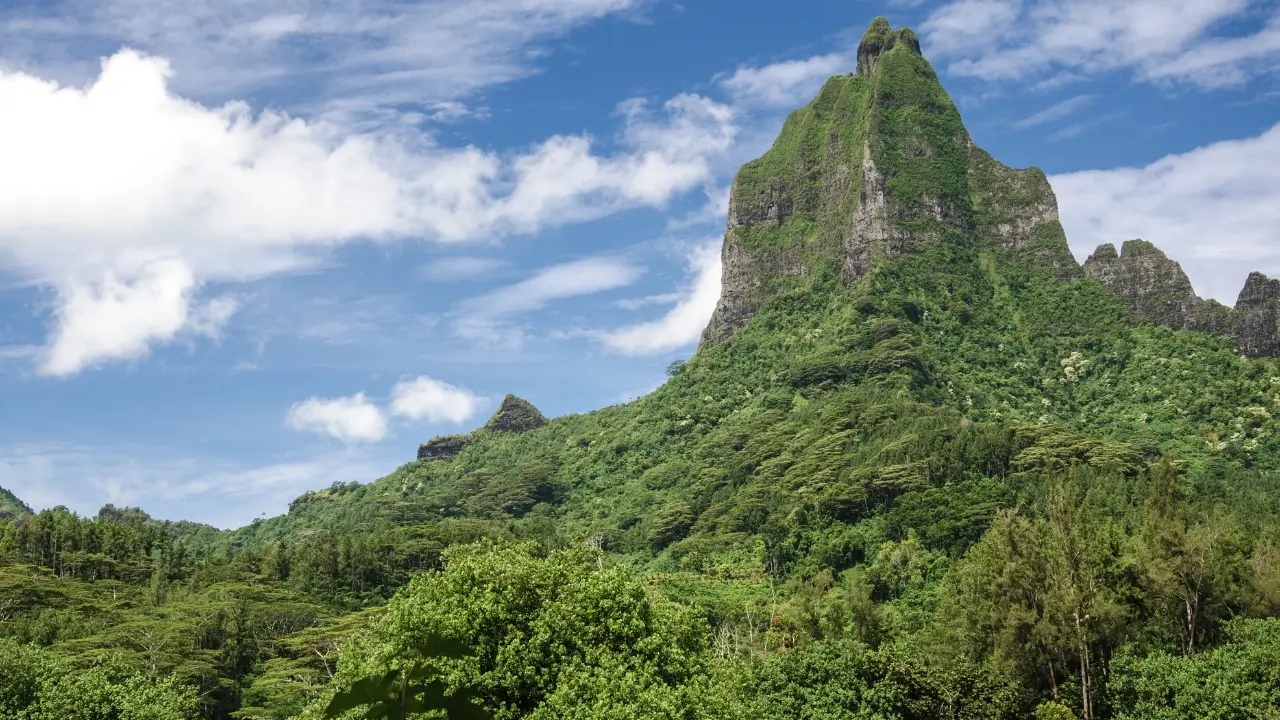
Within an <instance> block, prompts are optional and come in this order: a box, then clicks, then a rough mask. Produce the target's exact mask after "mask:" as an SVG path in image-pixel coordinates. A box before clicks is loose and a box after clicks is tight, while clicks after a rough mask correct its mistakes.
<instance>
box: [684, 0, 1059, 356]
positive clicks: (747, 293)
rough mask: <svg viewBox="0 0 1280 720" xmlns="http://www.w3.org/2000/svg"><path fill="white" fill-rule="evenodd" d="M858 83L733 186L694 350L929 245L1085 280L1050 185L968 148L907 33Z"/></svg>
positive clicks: (867, 57)
mask: <svg viewBox="0 0 1280 720" xmlns="http://www.w3.org/2000/svg"><path fill="white" fill-rule="evenodd" d="M855 70H856V72H853V73H850V74H847V75H837V76H835V77H832V78H831V79H829V80H828V81H827V82H826V84H825V85H824V86H823V88H822V90H821V92H819V94H818V97H817V98H815V99H814V100H813V102H811V103H810V104H809V105H808V106H807V107H804V108H801V109H799V110H797V111H795V112H793V113H792V114H791V115H790V116H789V117H788V118H787V120H786V123H785V124H784V125H783V128H782V131H781V133H780V134H779V136H778V139H777V140H776V141H775V142H774V144H773V147H772V148H770V149H769V151H768V152H767V153H765V155H764V156H763V157H761V158H759V159H757V160H753V161H751V162H749V163H747V164H746V165H744V166H743V167H742V169H741V170H740V171H739V172H738V175H737V176H736V177H735V178H734V182H733V187H732V189H731V191H730V199H729V215H728V218H727V222H726V232H725V239H724V246H723V250H722V260H723V271H722V283H721V284H722V291H721V297H720V301H719V303H718V305H717V307H716V311H715V313H714V315H713V316H712V318H711V321H710V322H709V323H708V325H707V327H706V329H705V330H704V331H703V334H702V341H701V345H700V347H707V346H711V345H715V344H717V343H720V342H722V341H724V340H725V339H727V338H729V337H730V336H731V335H733V333H734V332H736V331H737V330H738V329H739V328H741V327H742V326H743V325H745V324H746V323H747V322H748V321H749V320H750V319H751V317H752V316H753V315H754V314H755V313H756V311H757V310H758V309H759V308H760V306H761V305H762V304H763V303H764V302H765V301H766V300H768V299H769V298H770V297H772V296H774V295H776V294H778V293H781V292H785V291H787V290H790V289H794V288H796V287H800V286H803V285H806V284H813V283H816V282H822V281H824V280H825V279H827V278H832V279H836V280H838V281H840V282H852V281H854V280H857V279H858V278H860V277H862V276H863V275H865V274H866V272H867V271H868V270H869V269H870V268H871V267H872V265H873V264H874V263H875V262H877V261H878V260H880V259H881V258H884V257H892V256H899V255H905V254H909V253H916V252H920V251H922V250H924V249H926V248H927V247H929V246H931V245H933V244H936V243H943V242H948V243H957V244H975V243H980V244H984V245H986V246H989V247H990V248H991V249H993V250H994V251H996V252H997V253H998V254H1000V255H1001V256H1002V257H1003V258H1004V259H1005V260H1007V261H1011V262H1026V263H1028V264H1029V265H1033V266H1035V267H1036V268H1040V269H1043V270H1044V271H1047V272H1049V273H1052V274H1053V275H1055V276H1057V277H1062V278H1076V277H1080V275H1081V270H1080V266H1079V264H1078V263H1076V261H1075V259H1074V258H1073V257H1072V255H1071V252H1070V249H1069V248H1068V247H1067V241H1066V235H1065V233H1064V232H1063V230H1062V225H1061V223H1060V222H1059V221H1058V208H1057V200H1056V199H1055V198H1054V195H1053V190H1052V189H1051V188H1050V187H1049V182H1048V179H1047V178H1046V177H1045V175H1044V173H1043V172H1041V171H1040V170H1039V169H1036V168H1029V169H1026V170H1015V169H1012V168H1009V167H1006V166H1004V165H1002V164H1000V163H999V162H996V161H995V160H993V159H992V158H991V156H990V155H988V154H987V153H985V152H983V151H982V150H981V149H979V148H977V147H975V146H974V145H973V141H972V140H971V139H970V137H969V134H968V132H967V131H966V130H965V127H964V123H963V121H962V120H961V118H960V113H959V111H958V110H957V109H956V106H955V104H954V103H953V102H952V101H951V98H950V96H948V95H947V92H946V90H944V89H943V88H942V85H941V83H940V82H939V81H938V76H937V73H936V72H934V70H933V68H932V66H930V65H929V62H928V61H927V60H925V59H924V57H923V56H922V55H921V54H920V42H919V40H918V39H917V38H916V35H915V33H913V32H912V31H911V30H910V29H908V28H901V29H898V30H894V29H893V28H891V27H890V25H889V23H888V21H887V20H885V19H884V18H876V20H875V21H874V22H873V23H872V24H871V27H870V28H869V29H868V30H867V32H866V34H865V35H864V36H863V39H862V42H861V44H860V45H859V48H858V60H857V67H856V69H855Z"/></svg>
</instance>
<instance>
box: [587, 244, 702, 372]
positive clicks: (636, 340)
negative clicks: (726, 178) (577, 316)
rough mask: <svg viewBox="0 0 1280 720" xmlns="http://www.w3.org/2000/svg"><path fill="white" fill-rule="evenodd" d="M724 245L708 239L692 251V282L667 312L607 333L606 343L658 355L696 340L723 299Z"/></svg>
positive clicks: (621, 349) (628, 351)
mask: <svg viewBox="0 0 1280 720" xmlns="http://www.w3.org/2000/svg"><path fill="white" fill-rule="evenodd" d="M720 245H721V241H720V240H719V239H716V240H713V241H708V242H707V243H705V244H703V245H702V246H700V247H698V248H697V249H696V250H694V251H693V252H692V253H690V255H689V270H690V275H691V276H692V278H691V279H692V282H691V283H690V284H689V286H688V287H686V288H684V289H683V290H682V292H681V298H680V301H679V302H677V303H676V306H675V307H673V308H671V310H669V311H668V312H667V314H666V315H663V316H662V317H661V318H658V319H656V320H651V321H649V322H643V323H638V324H636V325H628V326H626V327H622V328H619V329H617V330H613V331H610V332H607V333H603V334H602V335H601V336H600V337H601V339H602V340H603V341H604V344H605V346H606V347H608V348H610V349H612V350H615V351H617V352H620V353H623V354H626V355H654V354H657V353H663V352H667V351H670V350H675V349H677V348H681V347H685V346H688V345H692V344H694V343H696V342H697V341H698V338H699V337H700V336H701V334H702V329H703V328H704V327H706V326H707V321H708V320H710V319H711V314H712V313H713V312H714V311H715V309H716V302H717V301H718V300H719V299H720Z"/></svg>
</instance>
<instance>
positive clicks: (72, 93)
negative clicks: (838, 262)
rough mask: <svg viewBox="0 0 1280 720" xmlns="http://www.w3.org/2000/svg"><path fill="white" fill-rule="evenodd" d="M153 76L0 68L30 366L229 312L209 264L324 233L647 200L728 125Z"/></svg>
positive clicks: (106, 350)
mask: <svg viewBox="0 0 1280 720" xmlns="http://www.w3.org/2000/svg"><path fill="white" fill-rule="evenodd" d="M171 77H172V71H171V69H170V65H169V63H168V62H167V61H165V60H162V59H160V58H156V57H150V56H146V55H143V54H140V53H137V52H134V51H122V52H120V53H117V54H116V55H113V56H112V57H110V58H108V59H106V60H104V61H103V63H102V68H101V73H100V75H99V76H98V78H97V79H96V80H95V81H94V82H93V83H91V84H90V85H88V86H86V87H84V88H75V87H64V86H60V85H58V84H57V83H54V82H49V81H45V80H42V79H40V78H38V77H34V76H31V75H28V74H24V73H21V72H7V73H0V105H3V106H4V107H5V113H3V114H0V156H2V157H4V158H5V162H4V163H3V164H2V165H0V257H3V258H4V264H5V266H6V267H5V269H8V270H11V271H13V272H15V273H16V274H17V275H18V276H19V277H21V278H24V279H25V280H26V281H27V282H28V283H30V284H32V285H36V286H42V287H48V288H52V289H53V290H54V291H55V294H56V300H55V303H54V317H53V326H52V327H51V329H50V332H49V336H48V339H47V344H46V347H45V350H44V352H43V353H42V359H41V361H40V368H39V369H40V370H41V371H42V372H43V373H45V374H48V375H72V374H75V373H77V372H80V371H82V370H84V369H86V368H89V367H93V366H95V365H98V364H100V363H102V362H106V361H111V360H119V359H127V358H136V357H140V356H143V355H145V354H146V353H147V352H148V351H149V350H150V348H151V347H153V346H154V345H156V344H160V343H165V342H170V341H172V340H173V339H174V338H176V337H178V336H179V335H181V334H182V333H184V332H192V331H196V332H199V330H200V328H206V329H207V328H208V327H209V320H210V319H215V320H216V319H221V320H223V321H225V320H226V319H228V318H229V314H228V310H229V306H228V305H227V304H226V303H225V302H224V303H222V304H220V305H215V306H210V305H209V303H210V299H209V298H208V297H206V295H207V291H208V286H209V285H210V284H211V283H241V282H246V281H250V280H254V279H258V278H262V277H265V276H269V275H272V274H276V273H280V272H287V271H290V270H295V269H298V268H302V267H307V266H309V265H311V264H314V263H315V262H316V261H317V259H318V257H319V255H320V254H322V253H324V252H325V251H327V250H329V249H331V248H334V247H336V246H339V245H343V244H349V243H353V242H368V241H381V242H387V241H395V240H401V239H405V238H409V237H421V238H424V239H427V240H430V241H436V242H444V243H449V242H454V243H457V242H467V241H473V240H476V239H480V238H486V239H491V238H494V237H501V236H503V235H511V234H519V233H534V232H537V231H539V230H541V229H544V228H546V227H551V226H556V225H563V224H567V223H574V222H586V221H590V220H594V219H597V218H600V217H603V216H605V215H608V214H610V213H613V212H616V211H619V210H622V209H626V208H630V207H637V206H662V205H663V204H664V203H666V202H667V201H668V200H669V199H670V198H672V197H674V196H676V195H678V194H681V193H683V192H686V191H688V190H691V189H694V188H698V187H702V186H703V185H705V184H706V182H707V181H708V180H709V178H710V177H711V175H712V168H711V159H712V157H714V156H715V155H716V154H717V153H721V152H723V151H724V150H725V149H727V148H728V147H729V146H730V145H731V144H732V141H733V137H734V135H735V133H736V126H735V125H734V118H733V114H732V111H731V110H730V109H729V108H728V107H726V106H723V105H720V104H717V103H715V102H713V101H710V100H707V99H705V98H702V97H699V96H696V95H688V94H686V95H680V96H677V97H675V98H672V99H671V100H668V101H667V102H666V103H664V104H663V106H662V108H661V109H654V108H651V107H649V106H647V105H646V104H644V103H642V102H638V101H636V102H629V103H626V104H624V111H625V112H624V127H623V130H622V132H621V134H620V136H619V139H618V148H619V150H618V152H617V153H615V154H613V155H607V156H604V155H599V154H596V153H595V152H594V151H593V149H592V139H591V138H590V137H587V136H554V137H551V138H549V139H547V140H545V141H544V142H542V143H541V144H539V145H537V146H535V147H533V148H532V149H531V150H530V151H528V152H527V153H525V154H523V155H518V156H514V157H500V156H498V155H496V154H493V153H488V152H484V151H481V150H478V149H476V148H471V147H467V148H443V147H439V146H436V145H433V144H431V143H430V142H425V143H424V142H422V141H424V140H428V138H425V136H424V137H419V138H418V139H417V140H418V142H409V141H406V139H405V137H404V135H403V133H399V132H388V133H383V134H378V133H372V134H371V133H355V134H353V133H349V132H345V131H343V130H342V129H340V128H339V127H338V126H334V125H330V124H326V123H318V122H307V121H305V120H302V119H299V118H292V117H289V116H286V115H283V114H280V113H276V112H263V113H259V114H257V115H254V114H253V113H252V112H251V110H250V108H249V107H248V106H247V105H246V104H244V103H239V102H233V103H229V104H227V105H224V106H221V107H205V106H203V105H200V104H198V103H195V102H192V101H190V100H187V99H184V98H182V97H180V96H177V95H175V94H174V93H173V92H172V91H171V90H170V88H169V81H170V79H171ZM122 167H128V168H130V171H129V172H128V173H121V172H119V169H120V168H122ZM69 208H73V209H74V211H68V209H69ZM202 318H203V320H201V319H202ZM92 327H99V328H101V329H100V330H91V329H90V328H92Z"/></svg>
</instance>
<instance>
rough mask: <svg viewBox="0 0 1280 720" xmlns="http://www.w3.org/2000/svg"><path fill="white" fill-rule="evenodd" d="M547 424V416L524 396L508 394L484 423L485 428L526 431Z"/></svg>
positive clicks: (502, 430) (503, 430)
mask: <svg viewBox="0 0 1280 720" xmlns="http://www.w3.org/2000/svg"><path fill="white" fill-rule="evenodd" d="M546 424H547V418H546V417H544V416H543V414H542V413H541V412H539V411H538V408H536V407H534V406H533V404H532V403H530V402H529V401H528V400H525V399H524V398H520V397H516V396H515V395H508V396H506V397H505V398H503V399H502V405H500V406H498V411H497V412H495V413H494V414H493V417H491V418H489V422H487V423H485V424H484V428H485V429H486V430H498V431H501V432H517V433H518V432H527V431H529V430H536V429H537V428H540V427H542V426H543V425H546Z"/></svg>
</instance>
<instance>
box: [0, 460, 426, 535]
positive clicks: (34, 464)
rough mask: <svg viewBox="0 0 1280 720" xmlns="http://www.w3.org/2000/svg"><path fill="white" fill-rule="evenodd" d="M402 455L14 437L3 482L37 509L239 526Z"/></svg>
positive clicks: (383, 467)
mask: <svg viewBox="0 0 1280 720" xmlns="http://www.w3.org/2000/svg"><path fill="white" fill-rule="evenodd" d="M402 460H403V458H397V457H381V456H379V455H376V454H372V453H371V452H370V451H369V450H368V449H361V448H348V449H345V450H340V451H336V452H335V451H332V450H330V451H325V452H320V453H312V454H310V455H309V456H307V457H303V458H299V457H293V458H285V459H280V460H274V461H267V462H265V463H263V464H259V465H253V464H244V463H234V462H229V461H227V460H225V459H221V458H210V457H203V456H199V457H197V456H189V455H188V456H183V455H179V454H176V453H175V452H174V451H172V450H170V449H165V448H155V447H143V446H130V447H111V448H102V447H92V446H82V445H74V444H66V443H50V444H38V445H14V446H7V447H3V448H0V486H3V487H5V488H7V489H9V490H11V491H13V492H14V493H15V494H16V495H17V496H18V497H20V498H22V499H23V500H24V501H26V502H27V503H28V504H30V505H31V506H32V507H33V508H35V509H44V508H49V507H53V506H56V505H64V506H67V507H69V508H71V509H72V510H75V511H76V512H79V513H81V514H89V515H91V514H93V513H96V512H97V510H98V508H99V507H101V506H102V505H104V504H106V503H113V504H115V505H141V506H142V507H143V509H144V510H146V511H148V512H149V513H151V514H153V515H154V516H156V517H161V518H166V519H172V520H192V521H195V522H204V523H208V524H211V525H213V526H215V527H220V528H234V527H239V526H242V525H245V524H247V523H248V522H249V521H251V520H253V518H254V517H257V516H259V515H268V514H269V515H276V514H280V513H283V512H284V511H285V509H286V508H287V507H288V503H289V501H290V500H292V499H294V498H295V497H297V496H298V495H299V494H300V493H302V492H304V491H306V490H314V489H316V488H321V487H326V486H328V485H329V484H331V483H334V482H350V481H360V482H369V481H370V480H373V479H375V478H377V477H379V476H381V475H385V474H386V473H388V472H390V471H391V470H393V469H394V468H395V467H396V465H398V464H400V462H401V461H402Z"/></svg>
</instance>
